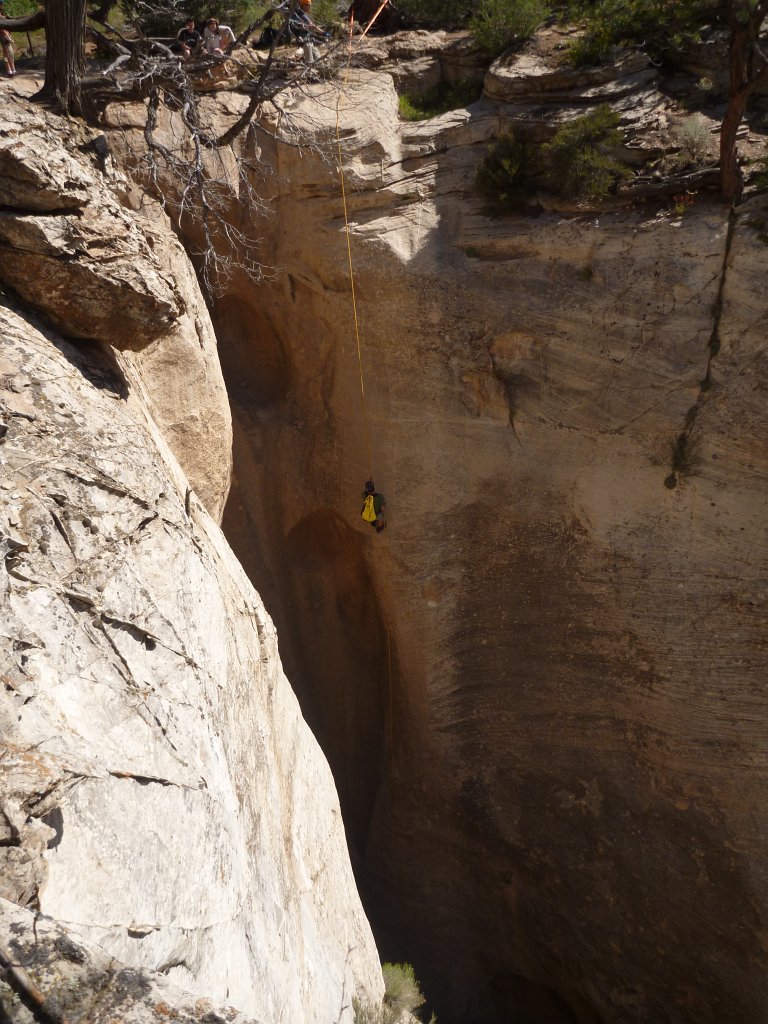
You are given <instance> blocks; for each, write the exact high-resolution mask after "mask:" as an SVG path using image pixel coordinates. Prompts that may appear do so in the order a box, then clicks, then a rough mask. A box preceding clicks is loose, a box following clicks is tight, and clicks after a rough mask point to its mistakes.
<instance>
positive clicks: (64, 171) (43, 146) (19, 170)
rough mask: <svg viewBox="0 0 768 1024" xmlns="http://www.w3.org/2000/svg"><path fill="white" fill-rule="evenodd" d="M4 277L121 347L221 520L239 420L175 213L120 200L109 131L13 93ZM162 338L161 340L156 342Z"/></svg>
mask: <svg viewBox="0 0 768 1024" xmlns="http://www.w3.org/2000/svg"><path fill="white" fill-rule="evenodd" d="M2 104H3V118H4V130H3V133H2V135H0V206H1V207H2V212H0V247H3V246H4V251H3V258H2V260H0V282H5V284H7V285H10V286H11V287H13V288H14V289H15V290H16V291H17V293H18V294H19V295H20V296H21V297H22V298H24V299H25V300H26V301H27V302H28V303H29V304H31V305H32V306H33V307H34V308H35V309H37V310H38V311H39V312H40V313H41V314H43V315H44V316H45V317H46V318H47V319H48V320H50V321H51V322H52V323H53V324H54V325H57V326H60V327H62V328H63V329H64V330H65V333H66V335H67V336H68V337H73V336H74V337H84V338H88V339H92V340H97V341H101V342H104V343H105V344H108V345H109V346H110V347H113V348H117V349H122V350H125V351H124V355H123V357H122V364H121V365H122V367H123V368H124V369H125V371H126V373H127V374H128V375H129V377H130V378H131V382H132V385H133V386H135V387H137V388H140V389H141V390H142V392H143V394H144V396H145V399H146V402H147V405H148V408H149V410H150V412H151V415H152V416H153V418H154V420H155V421H156V422H157V423H158V425H159V426H160V427H161V429H162V430H163V433H164V436H165V437H166V439H167V440H168V442H169V444H170V446H171V448H172V450H173V452H174V454H175V455H176V457H177V458H178V459H179V461H180V462H181V465H182V468H183V469H184V471H185V472H186V474H187V476H188V477H189V480H190V483H191V485H192V487H193V488H194V489H195V491H196V492H197V494H198V495H199V496H200V498H201V499H202V501H203V503H204V504H205V506H206V508H207V509H208V511H209V512H210V513H211V515H213V516H214V518H216V519H219V518H220V517H221V513H222V510H223V507H224V502H225V501H226V497H227V493H228V490H229V480H230V470H231V444H232V429H231V417H230V413H229V403H228V401H227V395H226V390H225V387H224V383H223V381H222V378H221V369H220V366H219V361H218V356H217V353H216V338H215V336H214V334H213V330H212V328H211V323H210V318H209V316H208V311H207V310H206V308H205V304H204V303H203V300H202V297H201V295H200V291H199V289H198V287H197V283H196V281H195V278H194V273H193V271H192V268H191V266H190V264H189V260H188V259H187V257H186V254H185V253H184V251H183V249H182V247H181V245H180V244H179V242H178V241H177V240H176V238H175V236H174V234H173V232H172V231H171V229H170V225H169V223H168V221H167V218H166V217H165V216H164V214H162V212H161V211H160V210H158V209H157V207H155V206H154V205H153V204H152V203H151V202H150V201H148V200H147V201H146V202H145V203H144V204H143V213H142V215H138V216H137V215H135V214H133V213H131V212H130V211H129V210H127V209H125V207H124V206H123V205H122V204H121V203H120V201H119V199H118V196H117V195H116V194H115V190H116V189H118V190H120V189H122V188H124V187H125V185H126V182H125V181H124V180H123V179H122V178H121V177H120V176H119V175H117V174H116V173H115V169H114V166H113V163H112V159H111V157H110V155H109V153H108V150H107V149H106V140H105V139H104V138H103V137H102V136H99V135H98V134H97V133H94V132H93V131H88V130H86V129H84V128H83V127H82V126H80V125H78V124H77V123H76V122H71V121H67V120H65V119H64V118H60V117H55V116H53V115H51V114H49V113H44V112H43V111H41V110H40V109H39V108H36V107H34V106H31V105H30V104H29V103H28V102H26V101H25V100H24V99H22V98H21V97H19V96H15V95H13V94H10V93H9V92H7V91H6V92H4V93H3V94H2ZM158 337H161V338H162V342H163V343H162V344H159V343H158V341H157V339H158Z"/></svg>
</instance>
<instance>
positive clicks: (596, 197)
mask: <svg viewBox="0 0 768 1024" xmlns="http://www.w3.org/2000/svg"><path fill="white" fill-rule="evenodd" d="M618 125H619V115H618V114H617V113H616V112H615V111H613V110H612V109H611V108H610V107H609V106H608V104H607V103H604V104H602V105H601V106H599V107H596V108H595V109H594V110H592V111H590V112H589V113H588V114H584V115H583V117H577V118H575V119H574V120H573V121H569V122H568V123H567V124H564V125H563V126H562V127H561V128H560V129H559V131H558V132H557V133H556V135H555V137H554V138H553V139H552V141H551V142H547V143H544V145H543V146H541V147H540V149H537V147H536V146H534V144H533V143H532V142H531V141H530V140H529V139H527V138H526V137H525V135H523V134H522V133H521V132H520V131H519V130H517V131H511V132H509V133H508V134H507V135H502V136H501V137H500V138H499V140H498V141H497V142H496V143H495V145H493V146H492V147H491V148H490V150H489V152H488V155H487V156H486V157H485V159H484V160H483V161H482V163H481V164H480V166H479V168H478V170H477V175H476V177H475V185H476V187H477V189H478V191H480V192H481V193H482V195H484V196H485V198H486V199H487V200H488V212H490V213H494V214H505V213H512V212H514V211H515V210H520V209H522V208H523V207H525V206H526V205H527V204H528V201H529V199H530V197H531V195H532V193H533V190H534V182H535V179H536V178H537V176H538V177H539V178H540V179H541V181H542V184H543V185H544V186H545V187H547V188H548V189H550V190H551V191H552V192H555V193H556V194H557V195H561V196H564V197H566V198H569V199H590V200H592V201H593V202H601V201H602V200H604V199H606V198H607V197H608V195H609V194H610V193H611V192H613V191H615V189H616V187H617V185H618V184H619V182H620V181H622V180H624V179H626V178H629V177H630V176H631V173H632V172H631V171H630V169H629V168H628V167H627V166H626V165H625V164H623V163H622V162H621V161H620V160H619V159H617V157H616V156H615V155H614V153H615V150H617V149H618V148H619V147H620V146H621V145H622V142H623V136H622V133H621V131H620V129H619V127H618ZM542 164H545V165H546V170H545V171H544V173H543V175H542V174H541V172H540V168H541V166H542Z"/></svg>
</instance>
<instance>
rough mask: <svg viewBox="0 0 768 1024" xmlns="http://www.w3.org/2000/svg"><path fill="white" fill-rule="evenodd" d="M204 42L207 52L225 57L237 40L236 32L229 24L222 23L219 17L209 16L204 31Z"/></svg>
mask: <svg viewBox="0 0 768 1024" xmlns="http://www.w3.org/2000/svg"><path fill="white" fill-rule="evenodd" d="M203 42H204V44H205V49H206V52H207V53H215V54H216V55H217V56H219V57H223V56H224V55H225V52H226V50H228V49H229V47H230V46H232V44H233V43H234V42H235V33H234V32H233V31H232V29H231V28H230V27H229V25H221V24H220V23H219V19H218V18H209V19H208V22H207V23H206V26H205V32H203Z"/></svg>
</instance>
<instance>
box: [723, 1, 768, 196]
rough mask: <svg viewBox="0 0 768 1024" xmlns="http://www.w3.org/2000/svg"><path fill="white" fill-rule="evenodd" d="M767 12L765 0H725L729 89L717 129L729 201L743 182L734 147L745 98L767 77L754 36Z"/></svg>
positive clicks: (725, 187) (724, 183) (724, 184)
mask: <svg viewBox="0 0 768 1024" xmlns="http://www.w3.org/2000/svg"><path fill="white" fill-rule="evenodd" d="M766 15H768V0H760V2H757V3H756V2H754V0H729V3H728V20H729V23H730V29H731V42H730V45H729V48H728V74H729V82H730V89H729V93H728V106H727V108H726V111H725V117H724V118H723V123H722V127H721V129H720V192H721V193H722V195H723V197H724V198H725V199H727V200H729V202H731V203H736V202H738V200H739V197H740V196H741V190H742V186H743V180H742V174H741V168H740V167H739V158H738V152H737V149H736V134H737V132H738V130H739V126H740V124H741V121H742V118H743V117H744V111H745V110H746V106H747V100H748V99H749V97H750V96H751V95H752V93H753V92H754V91H755V89H756V88H757V86H758V85H760V84H761V83H762V82H765V81H767V80H768V61H767V60H766V58H765V57H764V56H763V53H762V51H761V49H760V47H759V46H758V36H759V33H760V29H761V27H762V24H763V21H764V20H765V17H766Z"/></svg>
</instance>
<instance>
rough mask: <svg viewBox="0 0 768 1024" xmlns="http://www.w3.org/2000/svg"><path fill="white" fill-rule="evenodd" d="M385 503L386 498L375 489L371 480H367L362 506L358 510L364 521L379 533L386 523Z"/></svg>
mask: <svg viewBox="0 0 768 1024" xmlns="http://www.w3.org/2000/svg"><path fill="white" fill-rule="evenodd" d="M386 504H387V499H386V498H385V497H384V495H383V494H379V492H378V491H377V490H376V485H375V484H374V482H373V480H367V481H366V484H365V490H364V491H363V507H362V509H361V510H360V515H361V516H362V517H363V519H364V520H365V522H366V523H370V524H371V526H372V527H373V528H374V529H375V530H376V533H381V531H382V530H383V529H384V527H385V526H386V525H387V524H386V521H385V519H384V506H385V505H386Z"/></svg>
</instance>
